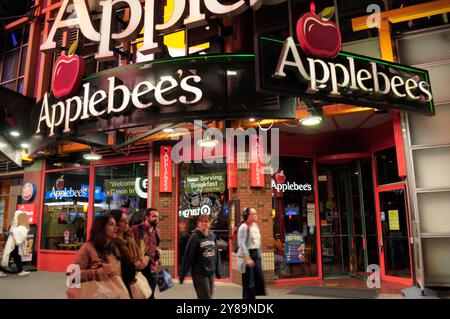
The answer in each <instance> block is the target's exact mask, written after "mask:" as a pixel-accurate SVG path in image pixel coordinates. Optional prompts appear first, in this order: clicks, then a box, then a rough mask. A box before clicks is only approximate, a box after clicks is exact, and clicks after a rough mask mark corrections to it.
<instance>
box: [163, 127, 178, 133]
mask: <svg viewBox="0 0 450 319" xmlns="http://www.w3.org/2000/svg"><path fill="white" fill-rule="evenodd" d="M163 132H164V133H173V132H175V130H174V129H173V128H171V127H166V128H165V129H163Z"/></svg>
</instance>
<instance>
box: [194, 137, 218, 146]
mask: <svg viewBox="0 0 450 319" xmlns="http://www.w3.org/2000/svg"><path fill="white" fill-rule="evenodd" d="M218 144H219V141H218V140H212V139H211V138H210V137H207V138H206V139H203V140H198V141H197V145H198V146H200V147H215V146H217V145H218Z"/></svg>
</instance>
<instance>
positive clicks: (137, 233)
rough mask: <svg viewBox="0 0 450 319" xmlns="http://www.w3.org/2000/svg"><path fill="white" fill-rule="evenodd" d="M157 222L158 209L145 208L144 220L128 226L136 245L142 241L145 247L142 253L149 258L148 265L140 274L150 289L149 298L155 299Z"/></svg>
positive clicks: (157, 258) (159, 254)
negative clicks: (145, 279)
mask: <svg viewBox="0 0 450 319" xmlns="http://www.w3.org/2000/svg"><path fill="white" fill-rule="evenodd" d="M158 222H159V212H158V210H157V209H156V208H147V210H146V212H145V216H144V221H143V222H142V223H141V224H139V225H135V226H132V227H131V228H130V231H131V232H132V233H133V235H134V238H135V240H136V242H137V243H138V245H141V242H143V245H144V247H145V250H144V251H145V252H144V255H145V256H148V258H149V262H148V265H147V266H146V267H145V268H143V269H142V274H143V275H144V276H145V278H147V280H148V283H149V285H150V288H151V289H152V294H151V296H150V298H149V299H155V291H156V286H157V284H158V265H159V263H160V262H159V260H160V256H161V249H160V248H159V243H160V233H159V229H158Z"/></svg>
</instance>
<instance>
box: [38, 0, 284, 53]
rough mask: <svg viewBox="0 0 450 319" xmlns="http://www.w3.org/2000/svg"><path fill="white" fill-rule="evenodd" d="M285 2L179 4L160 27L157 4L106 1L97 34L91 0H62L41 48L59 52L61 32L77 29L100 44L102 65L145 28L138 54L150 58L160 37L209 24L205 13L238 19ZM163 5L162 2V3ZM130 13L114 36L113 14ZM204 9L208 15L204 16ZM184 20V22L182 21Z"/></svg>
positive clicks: (184, 0)
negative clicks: (117, 43) (119, 45)
mask: <svg viewBox="0 0 450 319" xmlns="http://www.w3.org/2000/svg"><path fill="white" fill-rule="evenodd" d="M285 1H286V0H235V1H227V3H226V4H224V3H223V2H224V1H219V0H176V1H175V2H174V8H173V12H172V15H171V17H170V19H169V20H168V21H166V22H164V23H160V24H158V23H157V19H155V11H156V6H155V3H156V2H157V1H156V0H145V1H144V7H143V6H142V4H141V1H139V0H103V1H100V3H99V5H100V7H101V8H102V13H101V21H100V30H99V31H97V30H96V29H95V28H94V26H93V23H92V21H91V14H90V10H89V9H90V8H89V5H88V0H63V1H61V7H60V9H59V11H58V14H57V16H56V18H55V21H54V22H53V26H52V28H51V30H50V32H49V34H48V37H47V39H46V40H45V42H44V43H43V44H42V45H41V50H42V51H45V52H51V51H52V50H55V49H56V41H55V36H56V34H57V31H58V30H64V29H67V28H74V27H77V28H79V29H80V31H81V33H82V34H83V36H84V37H85V38H87V39H89V40H90V41H92V42H95V43H98V52H97V54H96V55H95V58H96V59H97V60H99V61H107V60H113V59H114V52H113V50H112V48H113V44H112V40H115V41H121V40H129V39H133V38H134V37H135V36H136V35H137V34H138V33H139V32H140V31H141V30H142V27H144V40H143V45H142V46H141V47H140V48H139V50H138V52H140V53H142V54H151V53H155V52H158V51H160V50H161V48H160V46H159V44H158V41H156V38H157V36H158V35H159V34H167V33H168V32H172V31H174V30H176V29H178V28H180V27H181V26H185V27H187V28H196V27H199V26H202V25H205V24H207V18H206V13H209V14H210V15H214V16H216V17H222V16H235V15H239V14H241V13H242V12H244V11H245V10H246V9H248V8H252V9H253V10H258V9H259V8H260V7H261V6H262V5H273V4H278V3H282V2H285ZM159 2H160V3H161V2H162V1H159ZM72 4H73V12H72V14H71V15H70V16H68V10H67V9H68V6H69V5H72ZM124 7H125V8H128V9H129V17H130V18H129V20H128V25H127V26H126V27H125V29H123V30H120V31H119V32H117V33H115V32H114V31H113V30H115V29H116V28H114V22H115V21H116V20H117V19H115V17H114V10H118V9H122V8H124ZM203 8H204V9H206V11H207V12H203ZM183 17H184V19H183Z"/></svg>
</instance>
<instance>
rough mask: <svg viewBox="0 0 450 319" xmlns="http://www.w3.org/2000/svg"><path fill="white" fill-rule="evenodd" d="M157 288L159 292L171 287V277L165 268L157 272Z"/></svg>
mask: <svg viewBox="0 0 450 319" xmlns="http://www.w3.org/2000/svg"><path fill="white" fill-rule="evenodd" d="M158 287H159V291H160V292H163V291H165V290H167V289H169V288H172V287H173V280H172V276H171V275H170V272H169V270H168V269H167V268H164V269H161V270H160V271H158Z"/></svg>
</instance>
